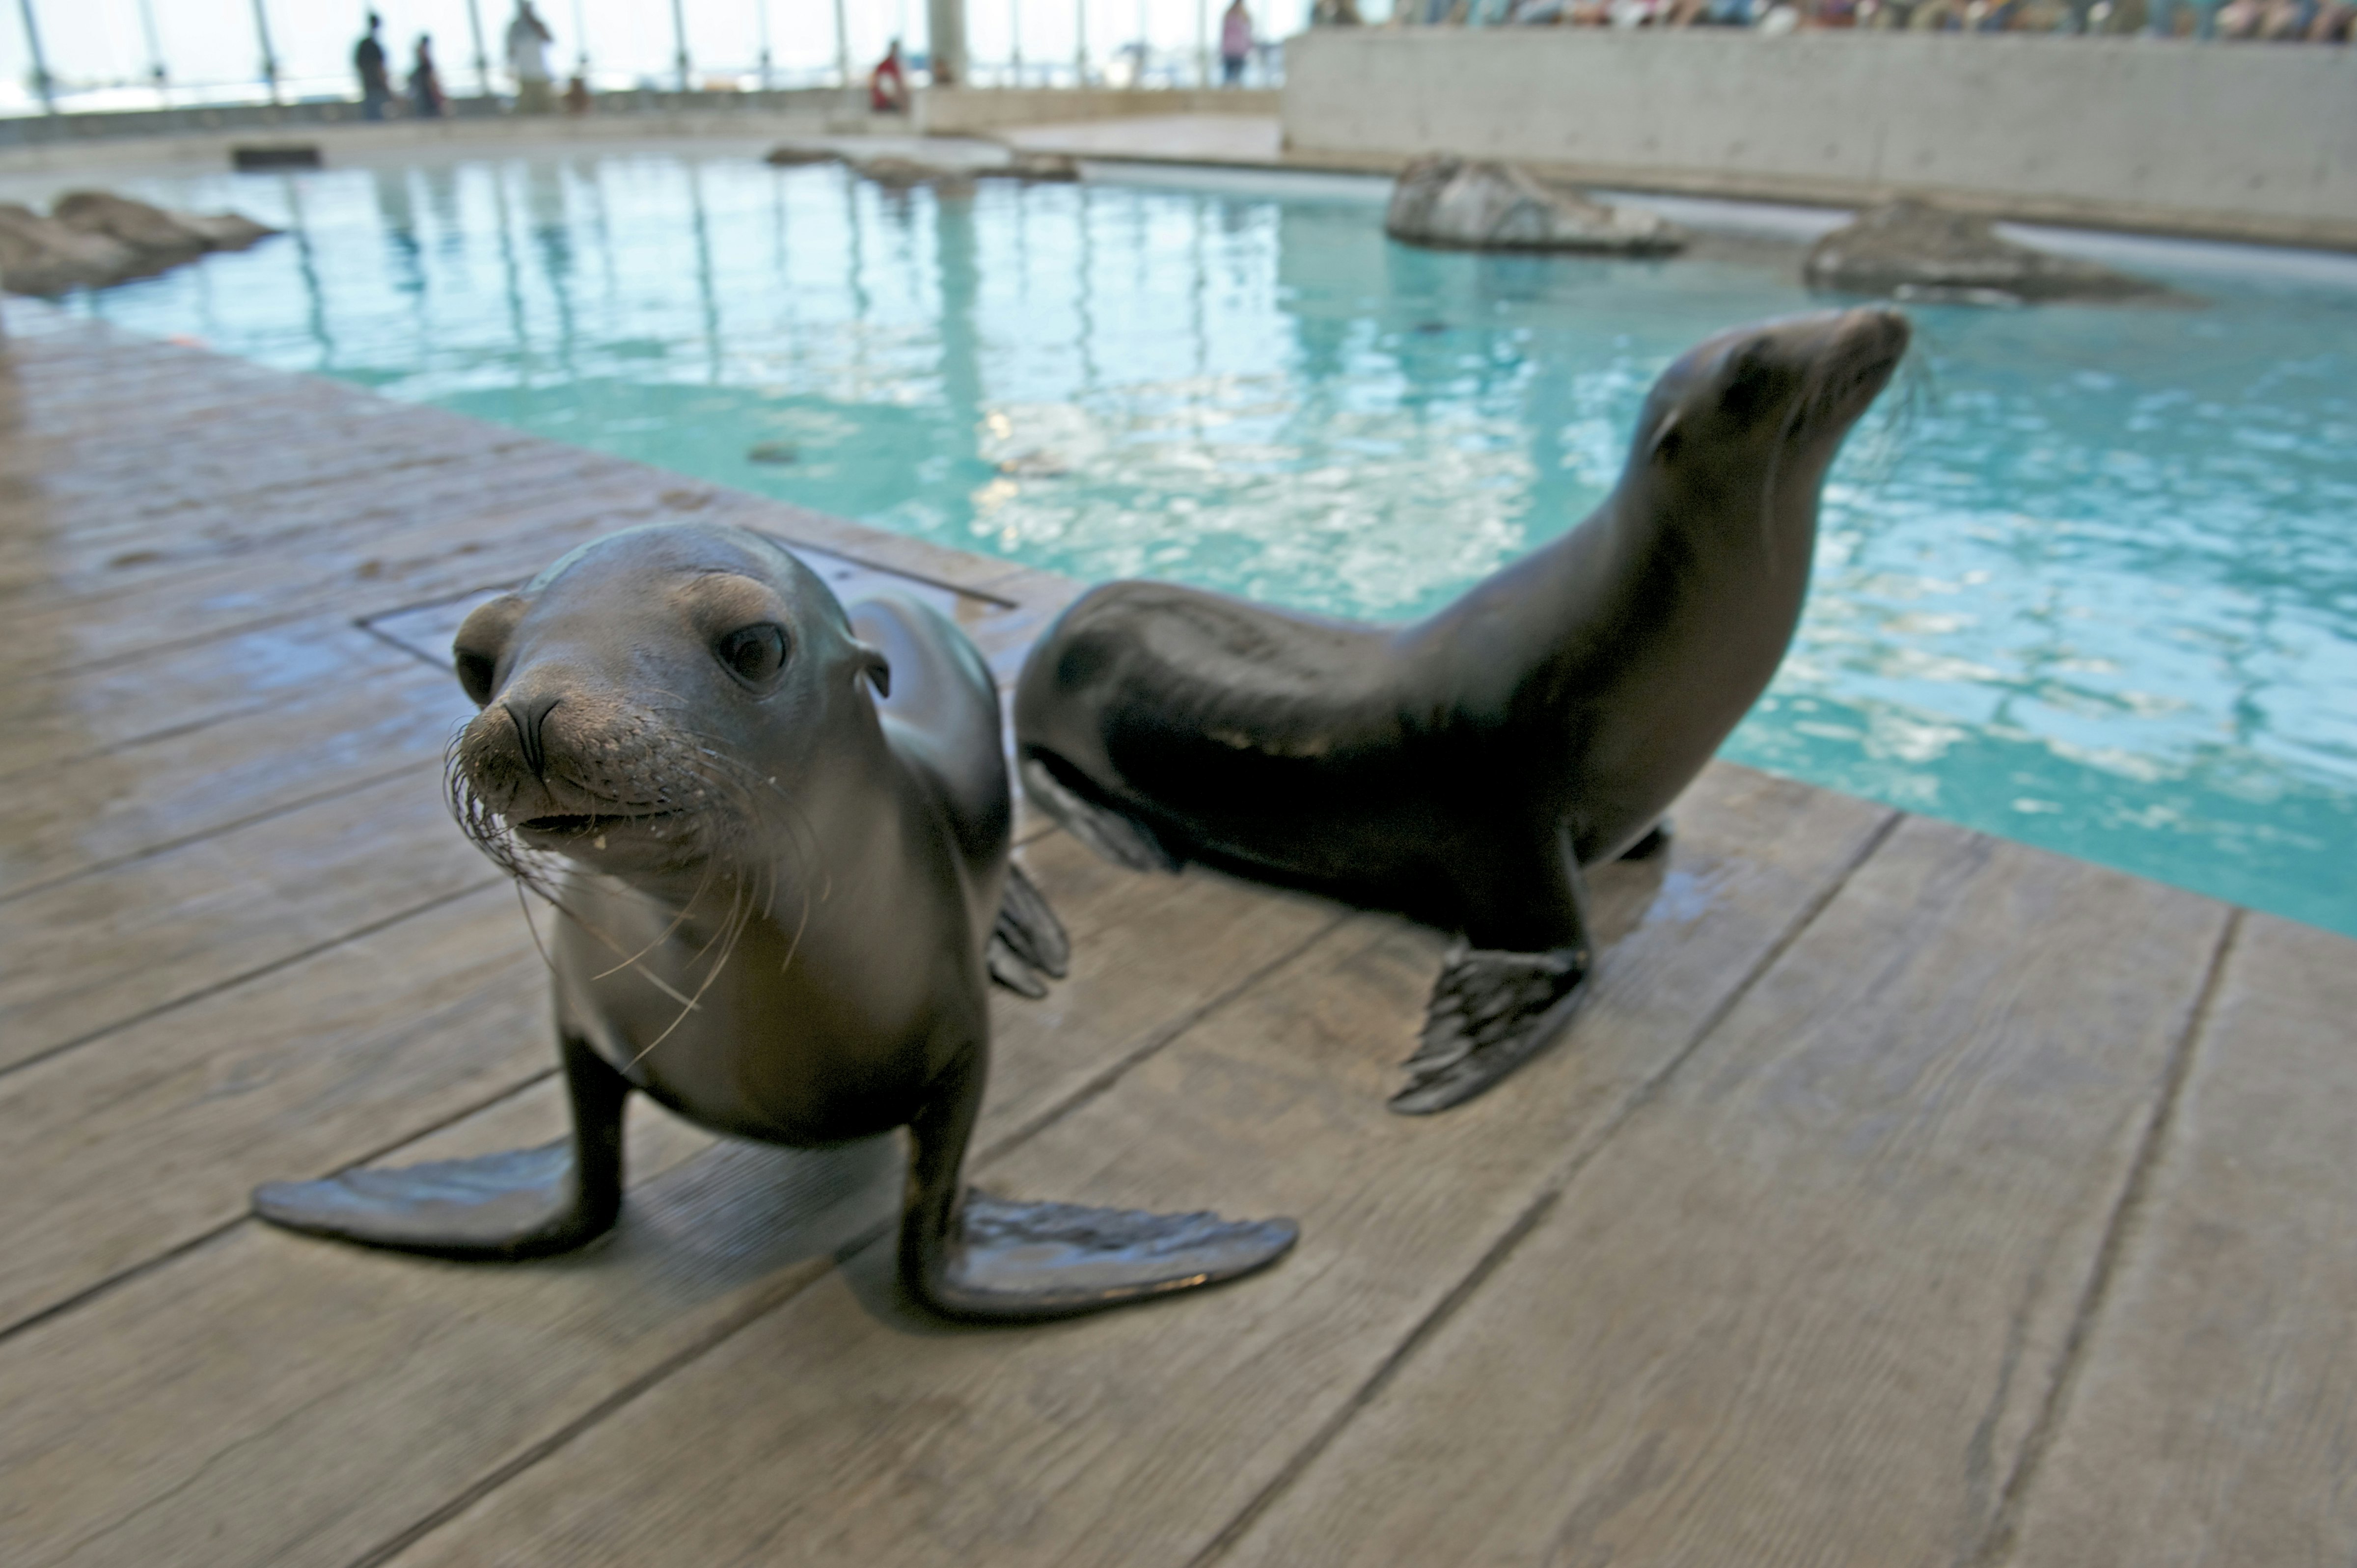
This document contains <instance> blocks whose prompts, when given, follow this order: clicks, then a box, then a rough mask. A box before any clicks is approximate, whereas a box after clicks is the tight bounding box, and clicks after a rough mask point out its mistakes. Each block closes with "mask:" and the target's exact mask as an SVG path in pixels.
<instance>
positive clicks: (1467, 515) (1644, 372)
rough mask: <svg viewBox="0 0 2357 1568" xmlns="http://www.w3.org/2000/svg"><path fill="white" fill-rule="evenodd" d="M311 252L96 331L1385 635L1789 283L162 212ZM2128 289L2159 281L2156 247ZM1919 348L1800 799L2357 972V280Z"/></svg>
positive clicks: (1774, 743) (1816, 662) (1104, 239)
mask: <svg viewBox="0 0 2357 1568" xmlns="http://www.w3.org/2000/svg"><path fill="white" fill-rule="evenodd" d="M141 190H142V193H143V194H148V195H151V196H154V197H156V198H158V199H169V200H173V201H178V202H184V203H188V204H194V205H233V206H236V207H239V208H241V209H244V210H246V211H249V212H252V213H253V214H255V215H256V216H259V217H263V218H265V219H268V220H272V221H275V222H280V223H284V224H286V225H287V226H288V227H289V228H290V229H291V230H292V231H293V233H292V235H291V237H290V238H288V239H286V240H283V241H277V242H272V243H271V244H269V245H267V246H264V248H262V249H260V250H258V251H255V252H251V253H249V254H246V255H242V256H228V257H217V258H213V259H210V260H209V261H208V262H206V263H203V264H202V265H200V266H198V267H195V268H191V269H189V270H188V271H186V272H182V273H178V274H172V275H169V276H167V277H164V278H160V279H156V280H154V281H151V282H147V283H142V284H138V285H130V286H127V287H124V288H122V289H118V290H115V291H112V292H110V293H108V294H106V295H102V296H97V297H94V298H90V299H86V300H83V301H81V302H80V303H79V304H78V305H77V306H76V308H78V309H82V310H86V311H89V312H91V313H92V314H95V315H99V316H102V317H106V318H108V319H110V320H113V321H115V322H118V323H120V324H122V325H124V326H125V327H129V328H135V329H137V330H140V331H144V332H151V333H156V334H158V335H185V336H192V337H196V338H202V339H204V340H205V341H207V342H209V343H210V344H212V345H213V346H215V347H217V348H219V349H223V350H226V351H228V352H231V353H235V354H240V355H243V356H245V357H248V358H251V359H253V360H260V361H263V362H265V363H268V364H272V365H276V366H281V367H284V368H286V369H289V370H301V371H320V372H323V373H326V374H328V375H333V376H338V377H342V378H345V379H348V380H350V381H360V382H362V383H365V384H367V385H370V386H373V387H376V388H378V389H379V390H381V391H382V392H386V393H387V394H389V395H392V396H394V397H399V398H407V399H415V400H420V401H425V402H431V403H437V404H440V405H442V406H445V407H448V408H452V409H457V410H459V411H462V412H464V413H470V414H476V415H479V416H481V417H483V418H486V419H491V420H497V421H500V422H503V423H506V424H513V425H518V426H522V427H523V428H526V429H530V430H533V431H536V432H538V433H540V434H543V435H549V436H554V437H556V438H558V439H562V440H566V441H572V442H576V443H579V444H581V445H583V446H592V447H597V448H598V449H601V450H604V451H608V452H614V453H618V454H620V455H623V456H630V457H636V458H640V459H643V460H646V461H649V462H652V463H657V464H661V465H663V466H665V467H672V468H674V469H678V470H681V471H683V472H686V473H691V474H694V475H697V476H699V477H702V478H708V479H713V480H716V481H721V482H725V483H728V484H732V485H737V486H741V487H744V488H747V489H754V490H759V491H763V492H766V493H768V494H771V495H775V496H778V497H781V498H783V499H790V500H793V501H798V502H802V503H803V504H805V505H809V506H813V507H817V508H821V509H823V510H829V511H834V512H837V513H841V514H844V515H847V516H851V517H856V518H859V519H862V520H864V521H868V522H871V523H875V524H877V525H879V526H882V527H885V528H889V529H893V530H897V531H899V532H906V533H912V534H920V535H922V536H924V537H926V538H930V539H934V540H938V541H941V542H944V543H947V544H952V545H955V546H958V547H960V548H963V549H968V550H974V551H981V552H985V553H996V554H1001V555H1005V556H1007V557H1010V558H1013V559H1017V560H1021V561H1025V562H1028V563H1030V564H1036V565H1039V566H1043V567H1048V568H1050V569H1053V570H1056V571H1060V572H1066V573H1070V574H1072V575H1076V576H1080V577H1084V578H1101V577H1107V576H1114V575H1138V574H1144V575H1158V576H1166V577H1172V578H1177V579H1180V580H1183V581H1187V582H1191V583H1197V584H1200V585H1206V586H1209V587H1214V588H1220V589H1225V590H1228V591H1232V592H1236V593H1242V594H1248V595H1251V596H1255V597H1258V598H1263V599H1266V600H1270V601H1274V602H1277V603H1282V604H1287V605H1294V606H1298V607H1305V608H1309V609H1315V610H1320V611H1326V612H1331V613H1340V614H1344V615H1352V616H1363V617H1369V618H1397V617H1406V616H1412V615H1415V614H1417V613H1418V612H1420V611H1424V610H1426V609H1429V608H1431V607H1435V606H1437V605H1438V604H1440V603H1442V602H1444V601H1445V600H1447V599H1448V597H1449V596H1451V595H1452V594H1454V593H1455V592H1457V591H1458V589H1460V588H1461V587H1462V586H1463V585H1466V584H1467V583H1469V582H1470V581H1472V580H1473V579H1475V578H1477V577H1479V576H1480V575H1483V574H1484V573H1487V572H1489V571H1490V570H1491V569H1492V568H1494V567H1496V566H1497V565H1498V564H1501V563H1502V562H1504V561H1507V560H1510V559H1512V557H1514V556H1515V555H1517V554H1519V553H1522V552H1523V551H1525V550H1527V549H1529V548H1530V547H1531V546H1532V545H1534V544H1535V543H1537V542H1541V541H1543V540H1544V539H1546V538H1548V537H1550V536H1552V535H1554V534H1555V533H1557V532H1561V531H1562V530H1564V529H1566V528H1567V527H1569V526H1570V525H1571V524H1573V523H1574V522H1576V521H1578V519H1579V518H1580V517H1582V516H1583V515H1585V514H1586V512H1587V510H1588V509H1589V508H1590V507H1591V506H1592V505H1593V504H1594V503H1595V501H1596V500H1597V499H1598V497H1600V496H1601V495H1602V494H1603V493H1604V491H1605V490H1606V489H1609V486H1610V484H1611V483H1612V481H1613V478H1615V476H1616V475H1617V473H1618V472H1619V469H1620V454H1621V449H1622V446H1623V444H1624V442H1625V441H1626V439H1627V434H1628V430H1629V426H1630V423H1631V420H1632V418H1633V417H1634V414H1635V412H1636V409H1637V407H1638V404H1639V403H1640V401H1641V398H1642V396H1643V393H1644V391H1645V389H1646V387H1647V386H1648V385H1649V384H1650V382H1651V381H1652V378H1653V376H1654V375H1655V373H1656V372H1657V371H1659V370H1660V369H1661V368H1662V367H1663V365H1664V364H1666V363H1667V362H1668V360H1670V359H1671V358H1673V357H1674V355H1675V354H1676V353H1677V352H1678V351H1679V350H1681V349H1684V348H1685V347H1686V346H1688V345H1689V344H1691V343H1693V342H1694V341H1695V340H1696V339H1698V338H1702V337H1704V336H1706V335H1707V334H1708V333H1710V332H1712V331H1715V330H1717V329H1718V328H1722V327H1725V326H1728V325H1731V324H1733V323H1737V322H1740V321H1743V320H1747V319H1749V318H1753V317H1763V316H1770V315H1775V314H1779V313H1782V312H1788V311H1792V310H1796V309H1803V308H1807V307H1809V306H1811V305H1812V304H1813V301H1812V300H1811V299H1810V298H1809V296H1808V295H1805V294H1804V293H1803V291H1802V290H1801V289H1800V288H1799V287H1798V286H1797V285H1796V284H1795V282H1794V275H1795V270H1796V266H1797V257H1798V252H1797V251H1795V250H1793V249H1792V248H1791V247H1789V246H1781V245H1774V244H1767V243H1760V244H1750V245H1743V244H1733V243H1720V244H1717V245H1715V246H1714V247H1713V248H1712V251H1711V253H1708V254H1704V255H1700V256H1696V257H1690V258H1682V259H1678V260H1674V261H1669V262H1656V263H1604V262H1591V261H1575V260H1543V259H1528V258H1500V257H1480V256H1472V255H1461V254H1442V253H1434V252H1419V251H1414V250H1409V249H1405V248H1403V247H1400V246H1396V245H1393V244H1391V243H1389V242H1386V241H1385V240H1384V239H1383V235H1382V233H1381V229H1380V210H1379V209H1377V208H1375V207H1372V206H1371V205H1369V204H1368V203H1366V202H1364V201H1363V200H1351V199H1276V198H1272V197H1262V196H1250V195H1225V194H1217V193H1207V192H1189V191H1183V190H1167V189H1166V190H1155V189H1143V188H1123V187H1116V186H1095V185H1082V186H1031V187H1022V186H1016V185H1012V184H1000V183H985V185H983V186H982V187H981V188H979V189H978V190H977V191H975V192H974V194H972V195H971V196H968V197H950V198H937V197H936V196H935V195H933V194H932V193H931V192H927V191H918V192H915V193H912V194H905V195H896V194H892V193H888V192H885V191H881V190H878V189H877V188H873V187H869V186H866V185H864V184H862V183H860V182H857V181H855V180H853V179H851V178H849V177H847V176H846V175H845V173H844V172H843V171H841V170H839V169H836V168H833V167H816V168H803V169H796V170H791V171H785V172H779V171H772V170H770V169H768V168H766V167H763V166H758V165H752V164H748V163H745V162H741V161H724V160H719V159H705V160H694V159H685V158H679V157H669V156H611V157H589V156H584V157H581V158H578V159H573V160H550V161H514V162H482V163H459V164H453V165H449V166H439V167H421V168H415V169H403V170H398V171H371V170H344V171H330V172H325V173H318V174H307V175H300V176H292V177H251V176H249V177H228V176H223V177H209V178H202V179H189V180H185V181H180V182H177V183H169V184H155V185H149V186H146V187H144V188H141ZM2131 249H2133V247H2131ZM2136 259H2137V261H2138V263H2139V264H2140V265H2142V267H2143V269H2144V270H2146V271H2147V272H2152V273H2156V274H2158V275H2160V276H2162V277H2163V278H2164V279H2165V280H2166V281H2169V282H2171V283H2173V284H2176V285H2178V286H2179V287H2180V288H2182V289H2184V290H2186V291H2187V292H2189V293H2190V294H2192V295H2199V296H2201V299H2202V300H2203V301H2204V302H2206V303H2204V304H2202V305H2201V306H2199V307H2185V308H2162V309H2078V308H2062V307H2049V308H2043V309H2039V310H1987V309H1974V308H1967V307H1924V308H1919V309H1915V310H1914V311H1913V312H1912V314H1913V316H1914V317H1915V320H1916V323H1917V326H1918V328H1919V343H1920V348H1919V350H1918V352H1917V354H1916V355H1915V356H1914V358H1913V360H1912V362H1911V364H1910V369H1909V371H1908V372H1907V374H1906V376H1905V378H1904V379H1903V381H1902V382H1901V384H1900V386H1898V387H1896V388H1894V389H1893V391H1892V392H1890V393H1889V394H1886V397H1885V400H1884V403H1883V404H1882V405H1881V407H1880V408H1879V409H1878V412H1877V413H1875V414H1873V415H1870V416H1869V418H1868V420H1867V424H1866V425H1865V426H1864V427H1863V428H1862V429H1861V430H1860V431H1859V433H1858V434H1857V435H1854V436H1853V437H1852V440H1851V443H1850V446H1849V447H1848V449H1847V450H1846V453H1845V455H1844V456H1843V458H1842V460H1841V462H1840V464H1839V466H1838V467H1836V469H1835V473H1834V476H1833V478H1832V481H1831V482H1830V484H1829V486H1828V488H1827V490H1826V498H1825V510H1824V542H1823V545H1822V550H1821V553H1820V556H1819V560H1818V567H1817V579H1816V588H1815V593H1814V595H1813V598H1812V601H1811V604H1810V607H1809V610H1808V613H1807V617H1806V619H1805V621H1804V624H1803V628H1802V630H1801V634H1800V637H1799V639H1798V641H1797V643H1796V644H1795V646H1794V648H1793V650H1792V657H1791V659H1790V660H1788V661H1787V663H1786V665H1785V667H1784V669H1783V671H1782V672H1781V675H1780V676H1779V678H1778V680H1777V682H1776V684H1775V686H1774V688H1773V689H1772V691H1771V692H1770V694H1769V696H1768V697H1767V699H1766V700H1765V701H1763V702H1762V703H1761V704H1760V707H1759V708H1758V710H1757V711H1756V712H1755V713H1754V714H1752V715H1751V717H1750V718H1749V720H1748V721H1747V722H1746V723H1745V725H1743V727H1742V728H1741V729H1740V730H1739V731H1738V733H1737V735H1736V736H1735V737H1734V738H1733V740H1732V741H1731V742H1730V743H1729V745H1728V746H1727V755H1729V756H1731V757H1735V758H1737V759H1738V760H1741V761H1744V762H1748V763H1751V764H1754V765H1756V766H1760V767H1763V768H1770V769H1774V770H1776V771H1779V772H1783V773H1788V774H1791V775H1793V776H1795V777H1798V778H1802V779H1810V780H1813V781H1815V782H1818V783H1822V784H1826V785H1831V786H1833V787H1835V788H1838V789H1847V790H1852V791H1855V792H1857V793H1858V794H1862V795H1867V796H1871V797H1873V798H1876V799H1878V800H1887V801H1889V802H1891V803H1893V804H1895V805H1900V806H1903V807H1906V808H1908V809H1910V810H1913V811H1923V812H1928V813H1930V814H1932V815H1935V816H1940V817H1944V818H1948V819H1950V820H1953V821H1955V822H1964V823H1966V824H1969V825H1971V826H1974V827H1976V828H1982V829H1986V830H1987V831H1989V832H1996V833H2002V834H2005V835H2007V836H2009V837H2013V838H2017V839H2021V840H2025V841H2028V842H2029V843H2038V844H2042V845H2046V846H2048V847H2050V848H2053V849H2057V850H2061V851H2064V852H2066V853H2069V854H2077V855H2082V856H2084V857H2086V858H2088V859H2092V860H2095V861H2100V862H2103V863H2105V864H2108V865H2115V866H2119V867H2122V868H2125V869H2126V870H2130V871H2135V872H2138V873H2141V874H2143V875H2148V876H2152V877H2156V878H2158V879H2160V880H2162V881H2167V882H2172V883H2176V884H2179V885H2180V886H2187V887H2191V888H2195V889H2198V890H2200V891H2202V892H2205V893H2210V894H2213V895H2216V896H2219V897H2225V898H2230V899H2233V900H2236V901H2238V902H2242V903H2246V904H2250V905H2252V906H2255V907H2256V908H2264V909H2268V910H2273V911H2276V912H2278V913H2281V914H2285V915H2288V916H2292V917H2294V918H2300V919H2304V920H2309V921H2313V922H2316V923H2318V924H2321V925H2325V926H2330V927H2333V928H2335V929H2340V930H2342V931H2347V932H2350V933H2352V934H2357V887H2352V882H2351V878H2350V875H2349V859H2350V850H2351V847H2352V843H2357V390H2352V389H2357V281H2352V279H2357V268H2341V267H2338V266H2336V265H2335V264H2334V263H2327V262H2322V261H2318V262H2314V263H2301V262H2300V261H2299V259H2298V258H2290V259H2288V260H2286V261H2284V262H2282V263H2281V264H2277V265H2274V266H2273V267H2269V266H2267V265H2265V264H2261V263H2263V261H2264V259H2263V258H2262V259H2258V260H2257V261H2255V262H2254V264H2253V265H2251V266H2249V267H2244V266H2242V265H2241V263H2237V262H2235V261H2233V259H2232V258H2227V259H2226V260H2225V261H2223V262H2222V261H2221V257H2220V255H2219V254H2218V253H2216V252H2201V251H2199V250H2192V249H2179V250H2170V249H2167V248H2160V247H2151V248H2147V251H2146V252H2143V253H2141V254H2140V255H2138V256H2137V258H2136Z"/></svg>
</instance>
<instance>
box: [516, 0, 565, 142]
mask: <svg viewBox="0 0 2357 1568" xmlns="http://www.w3.org/2000/svg"><path fill="white" fill-rule="evenodd" d="M555 41H556V35H555V34H554V33H552V32H550V31H549V30H548V24H547V23H545V22H544V21H542V20H541V19H540V13H539V12H537V11H534V10H533V8H532V0H516V14H515V20H514V21H512V22H510V23H509V24H508V70H511V71H513V72H514V73H515V81H516V113H519V114H545V113H548V112H549V111H550V110H551V109H554V107H555V106H556V94H555V88H554V85H553V84H552V83H551V81H549V75H548V46H549V45H550V44H552V43H554V42H555Z"/></svg>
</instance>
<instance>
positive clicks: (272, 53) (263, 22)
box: [253, 0, 278, 105]
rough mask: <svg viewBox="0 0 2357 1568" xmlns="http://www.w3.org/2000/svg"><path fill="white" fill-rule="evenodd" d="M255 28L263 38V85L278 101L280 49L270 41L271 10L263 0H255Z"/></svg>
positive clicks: (271, 99) (273, 99)
mask: <svg viewBox="0 0 2357 1568" xmlns="http://www.w3.org/2000/svg"><path fill="white" fill-rule="evenodd" d="M253 30H254V33H255V35H256V36H257V37H259V38H261V39H262V85H263V89H264V91H266V92H268V93H269V94H270V102H271V103H272V104H273V105H275V104H276V103H277V102H278V51H277V50H276V49H274V48H272V47H271V43H270V12H269V9H268V7H266V6H264V5H263V3H262V0H253Z"/></svg>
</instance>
